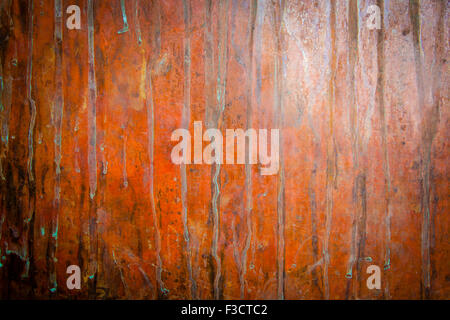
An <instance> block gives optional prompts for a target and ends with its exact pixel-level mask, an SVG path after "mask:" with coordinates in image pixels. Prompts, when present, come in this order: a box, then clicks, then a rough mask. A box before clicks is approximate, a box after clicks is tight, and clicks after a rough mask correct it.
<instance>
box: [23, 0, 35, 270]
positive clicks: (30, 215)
mask: <svg viewBox="0 0 450 320" xmlns="http://www.w3.org/2000/svg"><path fill="white" fill-rule="evenodd" d="M33 10H34V3H33V1H32V0H30V1H28V63H27V77H26V85H27V100H28V105H29V108H30V125H29V129H28V192H29V194H28V201H29V203H28V208H27V209H28V212H27V213H26V215H25V219H24V222H25V225H24V227H23V238H24V239H23V240H24V244H23V246H24V247H25V248H24V250H23V251H24V255H23V256H22V260H24V261H25V269H24V272H23V273H22V277H24V278H27V277H28V276H29V270H30V255H32V250H33V249H32V241H31V239H30V236H33V235H34V233H33V232H30V229H31V228H32V227H33V228H34V214H35V204H36V182H35V180H34V174H35V168H34V166H33V158H34V149H33V148H34V131H35V124H36V104H35V101H34V100H33V97H32V82H33V33H34V12H33ZM30 244H31V247H30ZM30 251H31V252H30Z"/></svg>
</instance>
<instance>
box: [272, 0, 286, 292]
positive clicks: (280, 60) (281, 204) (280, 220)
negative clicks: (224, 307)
mask: <svg viewBox="0 0 450 320" xmlns="http://www.w3.org/2000/svg"><path fill="white" fill-rule="evenodd" d="M284 7H285V1H284V0H281V1H280V2H279V3H277V4H275V5H274V8H273V10H274V12H273V14H274V22H275V23H274V28H275V30H274V36H275V46H276V56H275V66H274V68H275V70H274V83H275V86H274V103H275V112H276V121H275V124H276V126H277V128H279V129H280V138H279V139H280V143H279V145H280V168H279V173H278V177H277V185H278V188H277V236H278V238H277V296H278V299H280V300H282V299H284V298H285V290H286V288H285V286H286V283H285V255H286V247H285V220H286V213H285V180H284V161H283V160H284V155H283V130H282V126H283V109H284V107H283V102H284V101H283V96H284V92H283V90H284V88H283V78H284V76H285V67H286V66H285V63H286V62H285V52H284V50H285V48H284V36H283V31H284V21H283V15H284ZM280 73H281V74H280Z"/></svg>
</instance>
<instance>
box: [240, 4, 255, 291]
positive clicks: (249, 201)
mask: <svg viewBox="0 0 450 320" xmlns="http://www.w3.org/2000/svg"><path fill="white" fill-rule="evenodd" d="M257 10H258V3H257V1H256V0H252V2H251V4H250V18H249V34H250V37H249V42H248V48H249V58H248V59H249V61H248V66H249V67H248V68H249V70H248V80H247V126H246V129H247V130H248V129H249V128H252V96H253V45H254V30H255V21H256V16H257V14H258V13H257ZM246 153H247V154H246V159H248V157H249V150H248V148H247V149H246ZM245 196H246V202H245V216H246V225H247V235H246V239H245V246H244V249H243V251H242V259H241V267H240V274H239V282H240V293H241V299H244V295H245V275H246V273H247V252H248V249H249V248H250V243H251V240H252V227H253V224H252V214H253V197H252V170H251V165H250V164H249V163H248V161H246V163H245Z"/></svg>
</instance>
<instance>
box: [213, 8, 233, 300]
mask: <svg viewBox="0 0 450 320" xmlns="http://www.w3.org/2000/svg"><path fill="white" fill-rule="evenodd" d="M228 18H229V0H221V1H220V3H219V26H218V37H219V47H218V60H219V61H218V66H217V86H216V91H217V97H216V98H217V100H216V101H217V103H216V108H215V110H216V114H215V119H214V120H215V121H214V120H213V121H214V122H215V124H216V126H215V127H216V128H217V129H219V130H220V129H221V127H222V121H223V119H222V115H223V112H224V110H225V105H226V101H225V100H226V85H227V68H228V38H229V35H228V23H229V22H228ZM220 169H221V164H220V163H216V164H215V166H214V173H213V176H212V186H213V197H212V211H213V239H212V248H211V249H212V250H211V251H212V256H213V257H214V260H215V262H216V274H215V276H214V298H215V299H220V298H221V297H222V295H223V288H220V287H219V284H220V283H221V282H222V259H221V256H222V255H221V256H220V257H219V255H218V242H219V236H220V220H221V219H220V189H221V188H220ZM222 283H223V282H222Z"/></svg>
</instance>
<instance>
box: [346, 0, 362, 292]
mask: <svg viewBox="0 0 450 320" xmlns="http://www.w3.org/2000/svg"><path fill="white" fill-rule="evenodd" d="M358 15H359V8H358V0H350V2H349V7H348V32H349V34H348V45H349V48H348V69H349V73H350V76H349V112H350V131H351V139H352V155H353V171H354V175H355V177H354V182H353V209H354V215H353V223H352V240H351V253H350V258H349V262H348V267H347V274H346V275H345V277H346V278H347V279H349V280H348V282H347V289H346V298H347V299H348V298H349V290H350V286H351V282H352V281H351V279H352V278H353V267H354V265H355V261H356V254H357V253H356V250H357V248H356V239H357V232H358V225H357V219H358V212H357V206H356V202H357V200H356V197H355V185H356V181H357V179H356V175H357V169H358V166H359V152H358V128H357V117H358V107H357V101H356V62H357V61H358V56H359V52H358V41H359V39H358V29H359V25H358Z"/></svg>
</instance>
